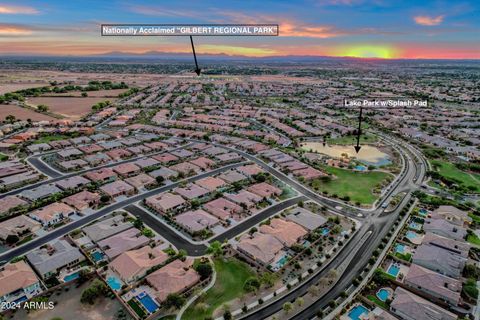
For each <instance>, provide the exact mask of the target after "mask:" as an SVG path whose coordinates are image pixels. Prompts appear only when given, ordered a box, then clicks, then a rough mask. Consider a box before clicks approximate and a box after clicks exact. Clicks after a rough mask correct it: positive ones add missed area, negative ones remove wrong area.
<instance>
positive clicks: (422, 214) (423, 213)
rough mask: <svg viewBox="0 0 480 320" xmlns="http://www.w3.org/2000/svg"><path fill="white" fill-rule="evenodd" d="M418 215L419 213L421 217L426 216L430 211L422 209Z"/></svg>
mask: <svg viewBox="0 0 480 320" xmlns="http://www.w3.org/2000/svg"><path fill="white" fill-rule="evenodd" d="M418 213H419V214H420V215H421V216H426V215H427V213H428V211H427V210H425V209H420V210H419V211H418Z"/></svg>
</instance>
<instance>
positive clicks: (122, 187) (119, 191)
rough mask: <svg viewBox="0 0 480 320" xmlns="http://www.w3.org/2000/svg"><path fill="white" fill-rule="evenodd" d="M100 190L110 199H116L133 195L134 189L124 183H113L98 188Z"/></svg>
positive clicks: (119, 181)
mask: <svg viewBox="0 0 480 320" xmlns="http://www.w3.org/2000/svg"><path fill="white" fill-rule="evenodd" d="M100 190H101V191H102V192H103V193H105V194H106V195H108V196H109V197H111V198H116V197H118V196H122V195H126V196H129V195H132V194H135V188H134V187H133V186H131V185H129V184H128V183H126V182H125V181H121V180H118V181H114V182H110V183H108V184H106V185H103V186H101V187H100Z"/></svg>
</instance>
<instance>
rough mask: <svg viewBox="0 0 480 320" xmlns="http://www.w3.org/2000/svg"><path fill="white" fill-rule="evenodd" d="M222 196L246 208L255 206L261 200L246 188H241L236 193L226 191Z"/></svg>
mask: <svg viewBox="0 0 480 320" xmlns="http://www.w3.org/2000/svg"><path fill="white" fill-rule="evenodd" d="M224 197H225V198H227V199H228V200H230V201H232V202H234V203H236V204H238V205H239V206H242V207H244V208H246V209H251V208H253V207H255V205H256V204H257V203H259V202H261V201H262V200H263V198H262V197H260V196H258V195H256V194H254V193H251V192H249V191H246V190H241V191H240V192H239V193H237V194H232V193H226V194H224Z"/></svg>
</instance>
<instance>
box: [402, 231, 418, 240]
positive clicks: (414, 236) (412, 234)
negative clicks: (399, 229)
mask: <svg viewBox="0 0 480 320" xmlns="http://www.w3.org/2000/svg"><path fill="white" fill-rule="evenodd" d="M405 236H406V237H407V239H408V240H414V239H417V238H418V234H417V233H416V232H413V231H407V234H406V235H405Z"/></svg>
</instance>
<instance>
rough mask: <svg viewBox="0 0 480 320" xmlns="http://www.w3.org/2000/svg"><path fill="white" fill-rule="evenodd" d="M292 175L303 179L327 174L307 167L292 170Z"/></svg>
mask: <svg viewBox="0 0 480 320" xmlns="http://www.w3.org/2000/svg"><path fill="white" fill-rule="evenodd" d="M293 175H294V176H296V177H303V178H304V179H305V180H312V179H316V178H319V177H323V176H327V174H326V173H324V172H322V171H320V170H317V169H314V168H312V167H308V168H306V169H300V170H295V171H293Z"/></svg>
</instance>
